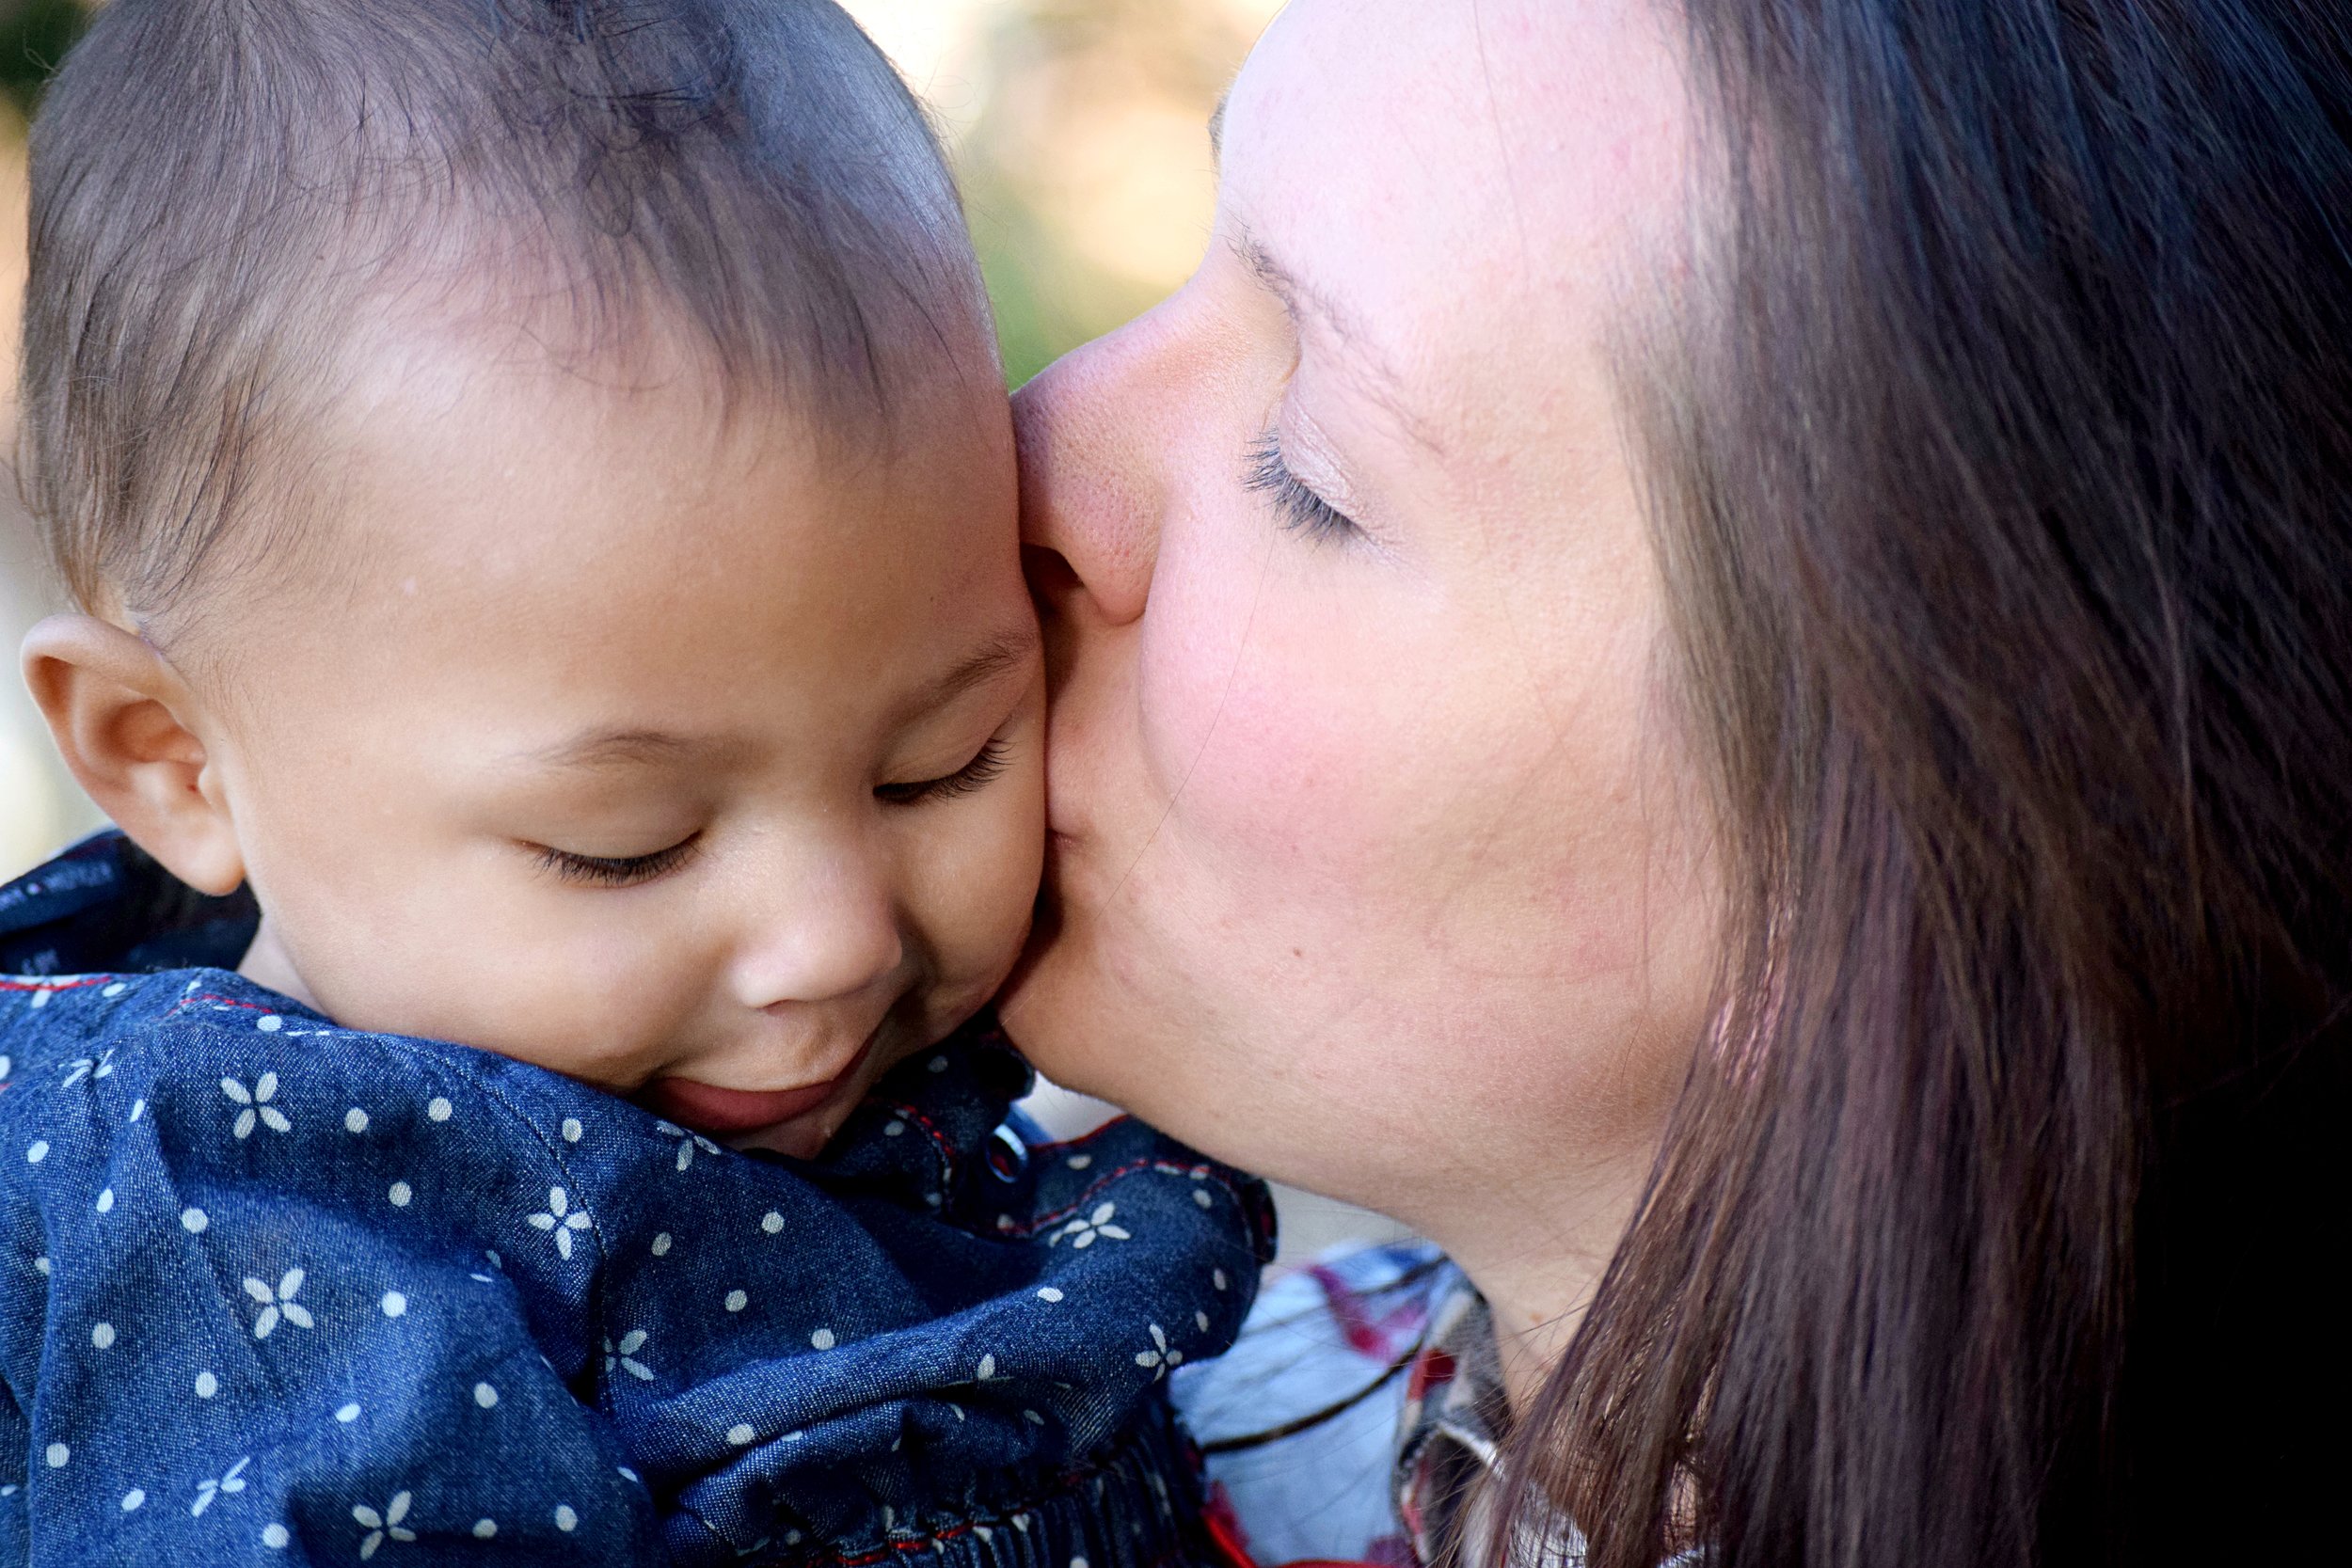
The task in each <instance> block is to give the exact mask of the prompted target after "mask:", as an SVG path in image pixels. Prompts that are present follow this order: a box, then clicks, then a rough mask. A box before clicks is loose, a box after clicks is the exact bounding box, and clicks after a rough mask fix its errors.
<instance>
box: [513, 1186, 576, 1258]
mask: <svg viewBox="0 0 2352 1568" xmlns="http://www.w3.org/2000/svg"><path fill="white" fill-rule="evenodd" d="M525 1217H526V1218H527V1219H528V1220H529V1221H530V1222H531V1225H532V1227H533V1228H534V1229H538V1230H547V1231H552V1232H553V1233H554V1235H555V1250H556V1253H557V1255H558V1256H560V1257H563V1258H565V1259H569V1258H570V1257H571V1255H572V1232H573V1231H575V1230H585V1229H587V1228H588V1226H589V1223H590V1222H589V1219H588V1211H587V1210H585V1209H574V1208H572V1207H571V1199H570V1198H569V1197H568V1196H565V1194H564V1189H563V1188H561V1187H549V1188H548V1206H547V1208H546V1209H545V1210H543V1211H541V1212H538V1213H536V1214H531V1215H527V1216H525Z"/></svg>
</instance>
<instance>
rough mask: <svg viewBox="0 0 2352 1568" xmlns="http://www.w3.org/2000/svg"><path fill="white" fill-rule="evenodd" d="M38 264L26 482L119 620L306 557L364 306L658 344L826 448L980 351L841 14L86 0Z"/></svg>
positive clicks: (607, 346)
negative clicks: (233, 545)
mask: <svg viewBox="0 0 2352 1568" xmlns="http://www.w3.org/2000/svg"><path fill="white" fill-rule="evenodd" d="M31 261H32V265H31V276H30V282H29V285H28V288H27V292H26V301H25V313H24V372H23V387H22V405H23V424H22V431H21V443H22V445H21V466H22V469H23V479H24V486H25V493H26V499H27V501H28V503H29V504H30V506H31V508H32V510H33V512H34V513H35V515H37V517H38V518H39V519H40V523H41V526H42V529H43V531H44V534H45V536H46V539H47V541H48V544H49V546H50V550H51V553H52V556H53V559H54V560H55V562H56V567H57V569H58V571H59V572H60V574H61V575H62V577H63V578H64V579H65V582H66V585H67V587H68V589H69V590H70V591H71V592H72V594H73V595H74V596H75V597H76V598H77V599H78V600H80V601H81V603H82V604H83V605H84V606H85V607H86V608H94V607H96V606H98V605H99V604H100V603H101V602H102V600H103V599H106V598H108V597H110V596H111V597H112V598H113V599H114V600H115V601H116V602H119V604H120V605H121V606H122V608H124V609H125V610H128V611H129V612H131V613H133V614H135V615H138V616H140V617H142V618H146V617H152V616H155V615H159V614H161V613H162V612H163V611H164V610H165V609H166V607H167V606H168V605H170V604H171V603H172V602H173V601H174V600H175V599H176V598H177V597H179V596H180V595H181V594H183V592H184V591H185V590H186V589H187V587H188V586H189V584H190V582H191V581H192V580H193V579H194V578H195V577H196V576H197V574H198V573H199V569H201V568H205V567H206V566H207V563H208V562H209V561H210V560H211V558H213V557H215V556H216V555H218V554H219V553H221V550H222V546H223V545H224V542H226V541H228V540H230V539H231V538H232V537H233V538H235V539H237V540H238V541H239V546H238V549H239V552H240V554H241V556H243V557H246V558H249V557H250V556H251V554H252V553H253V551H254V550H255V549H257V548H259V549H262V550H271V549H276V548H278V547H279V546H291V545H293V544H294V543H295V542H296V541H295V539H294V537H293V536H292V530H291V524H292V520H293V516H294V513H295V512H297V511H298V510H299V509H298V507H297V506H295V505H294V504H290V503H291V502H292V501H293V499H294V497H296V496H299V495H301V494H303V493H304V491H303V487H304V485H305V484H306V483H307V481H306V475H310V476H313V477H315V476H314V471H315V470H316V469H317V468H318V467H320V465H321V463H322V460H323V454H322V453H319V452H317V451H314V450H310V448H308V447H306V445H305V443H304V440H303V436H304V435H305V433H306V431H307V430H314V429H315V428H316V426H317V424H318V421H319V420H320V419H321V417H322V413H323V411H324V410H325V408H326V407H327V406H328V405H329V404H331V403H332V401H333V399H334V397H335V395H336V393H337V391H338V389H339V378H340V377H342V376H344V375H346V374H347V373H348V369H347V367H346V366H344V365H343V364H342V359H343V356H342V354H340V353H339V352H338V350H339V347H340V346H341V345H342V341H344V339H345V337H346V336H347V335H348V333H349V332H350V331H351V329H352V324H353V323H354V322H355V321H356V320H358V318H359V317H360V315H361V314H362V313H363V312H364V311H365V310H366V309H367V308H369V307H370V306H372V305H379V304H382V303H385V302H388V301H405V300H409V299H412V298H414V297H418V296H420V295H421V297H422V298H424V299H425V301H426V302H427V303H428V304H433V303H437V302H439V301H440V300H441V299H444V298H445V299H447V300H448V301H451V302H454V301H456V300H458V299H460V298H461V297H462V298H464V299H466V300H467V301H468V302H469V305H470V306H471V307H472V308H473V309H476V310H477V311H480V312H483V313H484V316H485V318H486V316H487V315H488V314H490V313H493V312H495V313H497V314H500V315H502V316H506V317H510V318H518V319H521V320H523V321H524V322H526V323H528V324H531V325H532V326H533V327H534V328H536V327H540V326H545V327H547V328H548V330H549V331H551V332H552V333H554V334H556V335H559V336H561V337H563V338H564V340H565V341H569V342H572V343H575V344H586V345H590V347H591V349H592V351H593V352H595V353H599V354H601V353H607V352H611V351H612V350H613V349H616V348H619V349H626V348H627V347H628V345H630V344H632V343H635V344H643V343H645V342H647V341H650V340H651V339H652V338H655V337H660V338H661V339H663V340H664V341H667V340H671V339H676V338H679V337H680V336H681V335H682V336H683V338H684V340H685V341H688V342H689V343H690V344H691V346H692V352H693V353H694V355H695V356H696V358H697V359H698V360H699V361H701V362H703V363H707V366H708V367H709V368H710V369H711V370H712V371H713V372H715V375H716V378H717V385H718V386H719V387H720V388H722V389H723V392H724V393H725V394H726V397H727V399H728V400H732V399H733V397H734V396H735V394H737V393H739V392H745V391H749V392H756V393H759V394H763V395H781V396H784V397H787V398H790V399H792V400H793V403H794V405H795V408H796V411H798V410H799V409H802V408H805V409H807V410H808V411H809V412H810V413H811V414H812V415H813V417H814V418H815V420H816V428H818V430H819V431H821V432H829V433H833V434H836V435H837V434H841V433H843V432H846V431H849V430H851V429H854V428H857V427H859V426H861V425H862V424H871V423H872V421H873V420H876V419H879V418H882V417H885V416H887V415H888V414H889V412H890V410H891V406H892V402H893V397H894V393H895V391H896V390H897V389H898V388H899V387H900V386H901V385H902V384H903V382H904V381H905V380H906V378H907V376H908V375H909V374H910V372H914V371H916V370H918V369H920V368H922V367H923V366H924V365H926V364H929V365H930V366H932V367H936V365H937V363H938V361H939V359H940V358H941V356H943V355H945V354H946V353H947V352H948V351H949V350H950V348H951V347H952V348H953V349H956V350H959V351H963V352H967V353H968V352H972V351H974V349H975V347H976V345H977V352H980V353H983V354H985V353H988V352H993V351H992V350H989V349H988V348H986V346H985V344H986V337H985V332H984V330H983V331H981V332H978V333H975V332H974V330H973V328H974V326H975V325H978V326H980V327H982V328H984V326H985V322H986V316H985V305H984V302H983V300H982V297H981V294H980V292H979V285H978V282H977V273H976V270H975V268H974V265H973V262H972V259H971V250H970V245H969V243H968V241H967V240H966V238H965V235H964V230H963V228H962V224H961V216H960V214H959V211H958V207H957V203H956V199H955V193H954V188H953V184H952V182H951V181H950V180H949V178H948V176H947V173H946V167H945V165H944V163H943V161H942V159H941V157H940V153H939V149H938V146H937V144H936V142H935V141H934V139H933V137H932V135H931V134H930V128H929V126H928V125H927V123H926V121H925V119H924V118H923V115H922V112H921V110H920V109H919V108H918V107H917V105H916V104H915V103H914V100H913V99H912V98H911V97H910V96H909V95H908V93H907V92H906V90H905V88H904V87H903V86H902V85H901V84H900V82H899V81H898V76H897V75H896V73H895V72H894V71H892V70H891V68H890V66H889V64H888V62H887V61H885V60H884V59H883V58H882V55H880V54H879V53H878V52H877V51H876V50H875V48H874V47H873V45H872V44H871V43H870V42H869V41H868V40H866V36H865V35H864V34H863V33H862V32H860V31H859V29H858V27H857V24H855V23H854V22H852V21H851V20H850V18H849V17H848V16H847V15H845V14H844V13H843V12H842V11H841V10H840V9H839V8H837V7H835V6H834V4H833V3H832V0H397V3H387V0H112V4H110V5H108V6H106V7H105V8H103V9H102V10H100V11H99V12H98V14H97V17H96V19H95V21H94V22H93V23H92V24H91V27H90V31H89V34H88V36H87V38H86V39H85V40H83V41H82V43H81V44H80V45H79V46H78V47H77V48H75V50H74V51H73V53H72V55H71V56H70V57H69V58H68V59H67V61H66V63H65V66H64V69H63V70H62V71H60V72H59V74H58V76H57V78H56V82H55V83H54V85H53V86H52V87H51V88H50V90H49V93H48V96H47V98H46V100H45V101H44V103H43V104H42V107H41V111H40V118H39V119H38V120H37V122H36V123H35V125H34V128H33V138H32V258H31ZM966 368H967V369H968V367H966ZM992 373H993V367H992Z"/></svg>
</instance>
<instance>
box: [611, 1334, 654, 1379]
mask: <svg viewBox="0 0 2352 1568" xmlns="http://www.w3.org/2000/svg"><path fill="white" fill-rule="evenodd" d="M644 1348H645V1331H644V1329H642V1328H632V1329H630V1330H629V1331H628V1333H627V1334H624V1335H622V1336H621V1342H620V1343H619V1344H617V1345H615V1344H614V1343H613V1342H612V1340H610V1339H607V1340H606V1341H605V1342H604V1372H605V1375H606V1376H607V1377H610V1376H612V1369H613V1368H614V1367H616V1366H617V1367H619V1368H620V1369H621V1370H623V1371H625V1372H627V1373H628V1375H629V1376H631V1377H633V1378H637V1379H639V1380H640V1381H642V1382H646V1383H650V1382H652V1381H653V1369H652V1368H651V1367H648V1366H646V1365H645V1364H644V1362H643V1361H640V1360H638V1359H637V1353H638V1352H639V1351H641V1350H643V1349H644Z"/></svg>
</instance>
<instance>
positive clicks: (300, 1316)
mask: <svg viewBox="0 0 2352 1568" xmlns="http://www.w3.org/2000/svg"><path fill="white" fill-rule="evenodd" d="M302 1278H303V1275H302V1271H301V1270H300V1269H288V1270H287V1271H286V1272H285V1273H284V1274H283V1275H280V1276H279V1277H278V1289H277V1290H275V1291H273V1290H271V1289H270V1288H269V1287H268V1286H267V1285H265V1284H263V1283H262V1281H261V1280H258V1279H256V1278H254V1277H253V1276H252V1275H246V1277H245V1293H246V1295H248V1296H251V1297H252V1298H253V1299H254V1300H255V1301H257V1302H259V1303H261V1307H262V1310H261V1312H260V1313H259V1314H258V1315H256V1316H255V1318H254V1320H253V1337H254V1338H256V1339H266V1338H269V1337H270V1335H271V1333H272V1332H273V1331H275V1330H276V1329H277V1327H278V1320H279V1319H280V1318H283V1319H284V1320H285V1321H286V1322H288V1323H292V1324H294V1327H296V1328H312V1327H315V1326H317V1325H316V1323H314V1322H313V1321H312V1319H311V1317H310V1308H309V1307H305V1306H303V1305H302V1304H301V1303H300V1302H298V1301H296V1300H294V1295H295V1293H296V1292H297V1291H300V1290H301V1289H302Z"/></svg>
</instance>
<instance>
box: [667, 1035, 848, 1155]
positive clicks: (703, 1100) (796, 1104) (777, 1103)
mask: <svg viewBox="0 0 2352 1568" xmlns="http://www.w3.org/2000/svg"><path fill="white" fill-rule="evenodd" d="M872 1049H873V1041H871V1040H870V1039H869V1040H867V1041H866V1044H865V1045H863V1046H861V1047H859V1048H858V1053H857V1054H856V1055H854V1056H852V1057H850V1060H849V1063H848V1065H846V1066H844V1067H843V1068H842V1069H841V1070H840V1071H839V1072H836V1073H834V1075H833V1076H832V1077H831V1078H828V1079H826V1080H825V1081H824V1082H823V1083H821V1084H810V1085H805V1086H804V1087H802V1088H797V1089H728V1088H722V1087H720V1086H719V1085H716V1084H705V1083H701V1082H699V1081H698V1080H695V1079H692V1078H657V1079H655V1080H654V1081H653V1082H652V1083H650V1084H648V1085H645V1088H644V1094H643V1095H642V1097H641V1098H642V1099H643V1100H644V1103H645V1106H646V1108H647V1109H648V1110H651V1111H654V1112H656V1113H658V1114H660V1115H661V1116H664V1117H669V1118H670V1119H671V1120H672V1121H675V1122H676V1123H678V1124H679V1125H680V1126H683V1127H691V1128H692V1129H693V1130H694V1131H695V1132H703V1133H707V1134H708V1135H709V1136H711V1137H714V1138H731V1137H735V1136H737V1135H739V1134H740V1133H744V1132H758V1131H759V1130H760V1129H762V1128H765V1127H773V1126H775V1125H776V1124H777V1123H779V1122H786V1121H790V1120H792V1119H793V1118H794V1117H804V1116H806V1115H808V1113H809V1112H811V1111H814V1110H816V1109H817V1108H818V1106H820V1105H822V1104H824V1103H825V1101H828V1100H831V1099H832V1098H833V1097H834V1092H835V1091H836V1090H838V1089H839V1088H840V1087H841V1086H842V1085H843V1084H845V1083H847V1082H848V1081H849V1080H850V1078H851V1077H853V1076H854V1075H855V1074H856V1072H857V1069H858V1065H859V1064H860V1063H861V1062H863V1061H865V1060H866V1053H868V1052H870V1051H871V1050H872Z"/></svg>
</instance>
